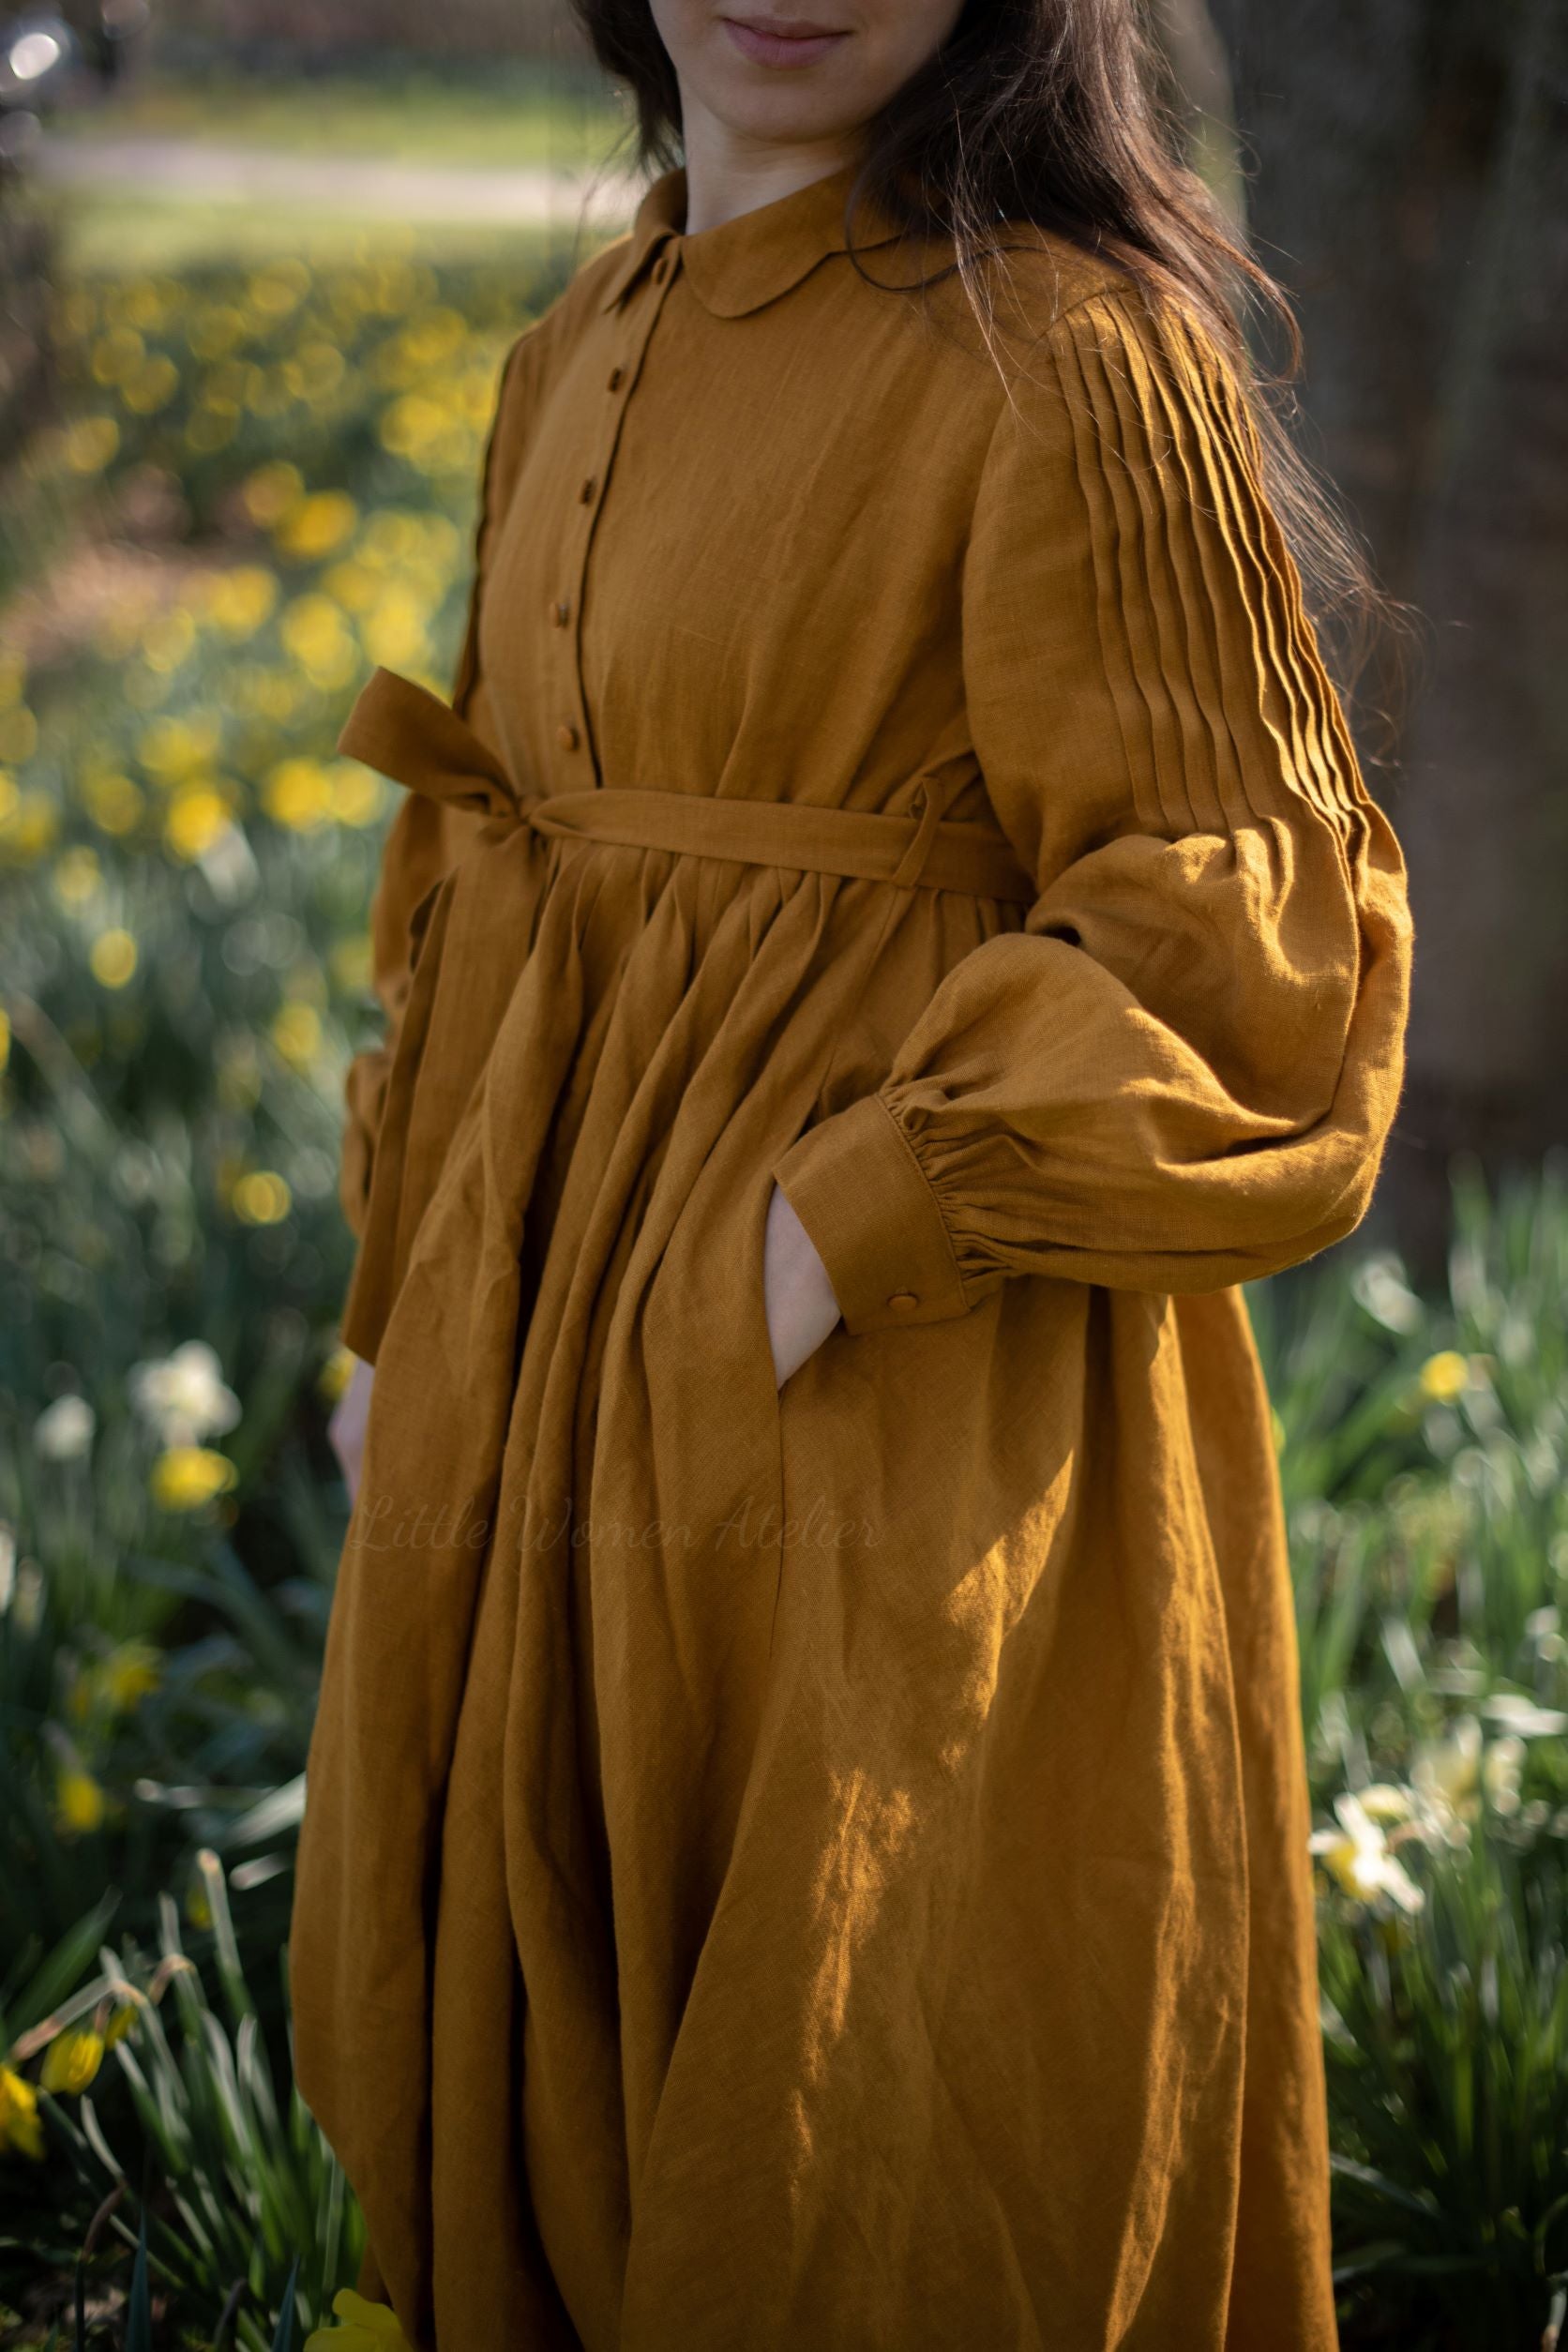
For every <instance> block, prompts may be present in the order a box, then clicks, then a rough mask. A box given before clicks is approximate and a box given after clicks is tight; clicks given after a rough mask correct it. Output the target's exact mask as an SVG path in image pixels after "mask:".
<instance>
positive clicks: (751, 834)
mask: <svg viewBox="0 0 1568 2352" xmlns="http://www.w3.org/2000/svg"><path fill="white" fill-rule="evenodd" d="M338 748H339V751H341V752H344V753H346V754H347V755H349V756H350V757H351V758H353V759H355V760H362V761H364V762H365V763H366V765H367V766H368V767H372V768H375V769H377V770H378V771H379V772H380V774H382V775H383V776H389V777H390V778H391V779H392V781H393V782H394V783H398V784H402V785H404V786H406V787H407V789H408V790H409V791H410V792H418V793H421V794H423V795H424V796H425V797H426V798H427V799H430V800H434V801H440V802H444V803H445V804H446V805H447V806H448V807H456V808H463V809H468V810H471V811H473V812H474V813H475V815H479V816H483V817H487V818H489V819H490V821H491V822H490V824H489V825H487V826H486V827H485V829H484V834H483V835H482V836H481V839H484V838H489V839H490V840H491V841H496V840H499V839H507V838H510V837H513V836H514V835H515V833H516V831H517V830H518V828H520V827H523V826H526V827H527V828H529V830H530V831H531V832H532V833H534V834H535V836H537V837H543V838H545V839H555V838H564V839H566V840H581V841H596V842H600V843H604V844H608V845H613V846H619V847H622V848H626V849H637V850H662V851H666V852H670V853H671V854H673V855H676V856H682V857H709V858H719V859H727V860H731V861H733V862H735V863H738V864H742V865H747V866H765V867H776V868H780V869H782V870H783V871H785V872H788V873H811V874H832V875H837V876H841V877H843V878H845V879H846V880H860V881H866V882H884V883H887V884H889V885H890V886H891V887H893V888H895V889H905V890H913V889H926V890H951V891H961V892H964V893H966V894H967V895H969V896H970V897H979V898H995V899H1003V900H1007V901H1010V902H1012V903H1014V904H1017V905H1022V906H1029V905H1031V904H1032V903H1033V900H1034V897H1035V896H1036V892H1035V890H1034V887H1033V883H1032V882H1030V881H1029V879H1028V877H1027V876H1026V875H1025V874H1024V873H1023V871H1022V869H1021V868H1020V867H1019V865H1018V860H1017V858H1016V856H1015V854H1014V852H1013V850H1012V848H1011V845H1010V844H1009V842H1008V840H1007V838H1006V836H1005V835H1004V834H1003V832H1002V831H1001V830H1000V828H999V827H997V826H995V825H991V824H954V823H949V822H946V821H945V820H944V819H943V815H942V811H943V808H944V807H945V806H946V805H947V803H948V802H949V801H950V800H951V798H952V796H953V793H954V792H955V791H956V790H957V788H958V787H959V786H961V785H962V784H963V783H964V782H965V781H967V778H966V777H965V776H964V775H963V773H962V771H961V769H958V770H957V771H956V772H954V773H953V774H951V775H950V776H946V777H943V776H938V775H937V774H935V773H933V774H932V775H930V776H919V777H917V778H916V779H915V792H916V800H915V807H916V810H917V812H918V813H917V814H915V815H913V816H898V817H895V816H879V815H877V814H875V813H874V812H869V811H867V810H862V809H850V808H820V807H811V806H809V805H808V804H807V803H804V802H800V801H763V800H756V801H753V800H719V799H716V798H714V797H713V796H712V795H711V794H707V793H698V792H641V791H623V790H619V789H611V788H608V787H607V788H599V787H596V788H594V789H592V790H590V791H586V792H556V793H549V794H535V795H534V796H532V797H529V796H527V795H525V794H523V793H520V792H519V791H518V789H517V787H516V786H515V785H514V783H513V782H512V780H511V778H510V777H509V776H508V775H507V774H506V771H505V766H504V764H503V763H502V761H501V760H500V759H499V758H498V757H497V755H496V754H495V753H494V752H493V751H491V750H490V746H488V745H487V744H485V743H484V742H482V741H481V740H480V738H479V736H478V735H477V734H475V731H474V730H473V728H471V727H470V726H468V725H467V723H466V722H465V721H464V720H463V719H461V718H460V717H459V716H458V714H457V712H456V711H454V710H453V709H452V707H451V705H450V704H449V703H446V702H444V701H441V699H440V697H439V696H437V695H434V694H431V693H430V692H428V691H427V689H426V688H425V687H424V686H415V684H414V682H413V680H412V679H409V678H403V677H400V676H399V675H398V674H397V672H396V671H390V670H377V671H375V673H374V675H373V676H372V677H371V678H370V680H369V684H368V685H367V686H365V688H364V690H363V692H362V693H361V694H360V696H359V699H358V701H356V702H355V704H354V709H353V711H352V712H351V713H350V715H349V718H348V722H347V724H346V725H345V727H344V729H343V731H342V733H341V735H340V736H339V739H338ZM472 856H473V852H470V857H471V858H472ZM489 864H490V861H489V859H488V858H487V859H486V860H485V865H486V867H487V868H488V867H489ZM455 881H456V876H455V875H453V874H451V873H448V874H447V875H445V876H444V877H443V878H442V879H441V880H440V881H438V882H435V883H432V885H431V886H430V889H429V890H428V891H427V892H426V894H425V896H424V897H423V898H422V899H421V900H420V902H419V904H418V906H417V907H415V910H414V912H413V915H412V917H411V921H410V936H409V948H410V966H411V977H410V986H409V991H408V995H407V998H406V1000H405V1002H404V1004H403V1008H402V1013H401V1017H400V1021H399V1024H398V1037H397V1045H396V1050H395V1053H394V1057H393V1063H392V1069H391V1072H390V1075H389V1077H388V1079H387V1083H386V1092H385V1097H384V1103H383V1106H382V1109H381V1115H380V1120H379V1123H378V1127H377V1133H376V1138H375V1143H374V1149H373V1152H372V1154H371V1164H370V1192H369V1202H368V1204H367V1208H366V1214H365V1224H364V1229H363V1232H362V1234H361V1236H360V1243H359V1249H358V1253H357V1256H356V1258H355V1261H354V1277H353V1281H352V1283H351V1285H350V1289H349V1295H348V1300H347V1302H346V1304H345V1307H344V1314H343V1326H342V1330H343V1339H344V1342H345V1344H346V1345H347V1346H348V1347H349V1348H350V1349H353V1351H354V1354H355V1355H359V1356H365V1357H368V1358H369V1359H370V1360H371V1361H373V1360H374V1358H375V1354H376V1351H377V1349H378V1348H379V1345H380V1341H381V1334H382V1332H383V1330H384V1328H385V1323H386V1318H387V1315H388V1314H389V1313H390V1311H391V1304H392V1301H393V1299H394V1297H395V1296H396V1295H397V1291H398V1289H399V1287H400V1283H401V1279H402V1274H403V1272H404V1270H405V1269H406V1267H407V1264H408V1259H409V1253H410V1251H411V1249H412V1247H413V1244H414V1237H415V1230H416V1229H417V1227H418V1224H419V1220H420V1217H421V1216H422V1214H423V1211H424V1208H425V1206H426V1204H427V1202H428V1200H429V1199H430V1192H431V1190H432V1188H433V1185H434V1183H435V1180H436V1177H437V1176H438V1175H439V1172H440V1164H441V1160H442V1158H443V1156H444V1154H445V1147H446V1144H447V1143H448V1142H449V1139H450V1135H451V1130H452V1122H453V1121H454V1120H455V1118H456V1116H457V1114H458V1112H459V1111H460V1108H461V1103H460V1097H461V1095H462V1093H463V1091H464V1087H465V1085H466V1083H467V1082H469V1080H470V1079H471V1078H472V1076H473V1072H472V1071H468V1070H466V1069H465V1068H463V1067H460V1066H457V1062H456V1061H454V1057H453V1056H452V1055H451V1054H448V1053H446V1052H445V1050H444V1053H443V1055H442V1056H440V1057H438V1058H437V1060H438V1063H440V1065H441V1066H432V1071H431V1073H430V1086H431V1087H432V1088H433V1090H434V1091H433V1093H432V1094H431V1097H430V1104H429V1106H428V1107H422V1108H421V1113H420V1117H419V1119H418V1121H417V1122H416V1121H415V1090H416V1086H417V1085H418V1082H419V1079H420V1071H421V1064H422V1063H423V1061H424V1056H425V1044H426V1039H427V1036H428V1035H429V1033H430V1018H431V1008H432V1005H433V1003H434V1000H435V994H436V986H437V977H438V974H439V972H440V970H441V967H442V964H443V961H444V959H445V955H446V953H447V952H448V950H449V949H450V950H452V951H455V952H456V953H457V955H458V957H459V958H460V962H462V969H463V973H464V975H465V985H464V986H463V987H462V988H461V989H460V991H459V993H460V996H461V998H462V1001H463V1003H464V1008H465V1014H464V1021H463V1024H462V1026H463V1030H464V1035H465V1037H466V1034H467V1031H468V1030H469V1029H470V1028H472V1029H473V1030H474V1031H475V1036H476V1037H477V1038H479V1039H480V1040H481V1041H482V1036H483V1033H484V1030H485V1014H484V1009H483V1007H484V1002H485V998H486V993H487V990H488V989H489V988H490V986H491V985H492V983H493V982H494V980H495V979H496V977H497V975H496V973H495V972H494V971H493V970H492V967H493V965H494V962H495V958H494V957H493V953H492V951H491V948H490V947H489V946H487V942H486V941H484V940H477V939H476V940H475V941H474V942H472V951H471V953H468V955H467V960H466V962H463V958H464V956H465V948H464V942H463V939H462V937H461V934H463V933H464V932H466V931H468V930H469V929H471V928H472V917H471V918H470V919H469V920H468V921H467V922H463V921H460V922H459V924H458V925H457V926H456V929H455V933H454V936H453V937H452V939H451V940H450V941H448V938H447V933H448V929H449V928H451V926H450V925H449V922H448V918H449V916H450V914H451V909H452V904H453V891H454V884H455ZM495 887H496V888H497V889H501V888H503V887H504V885H503V882H502V879H501V877H500V876H497V877H496V882H495ZM481 927H483V926H482V925H481ZM878 928H879V927H873V933H872V935H871V938H870V940H869V941H868V944H870V945H872V946H874V944H875V936H876V932H877V929H878ZM458 1060H460V1057H458ZM449 1062H451V1063H453V1066H451V1067H447V1066H445V1065H446V1063H449Z"/></svg>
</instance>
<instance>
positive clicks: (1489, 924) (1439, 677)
mask: <svg viewBox="0 0 1568 2352" xmlns="http://www.w3.org/2000/svg"><path fill="white" fill-rule="evenodd" d="M1213 14H1214V22H1215V24H1216V26H1217V27H1218V29H1219V31H1220V33H1221V36H1222V38H1223V39H1224V41H1225V44H1226V49H1227V53H1228V54H1229V59H1230V65H1231V74H1232V82H1233V86H1234V90H1235V102H1236V111H1237V117H1238V122H1239V125H1240V128H1241V131H1242V136H1243V140H1244V145H1245V146H1246V147H1247V148H1248V149H1249V150H1250V152H1251V154H1252V157H1253V158H1254V165H1253V177H1252V180H1251V185H1250V188H1249V210H1250V214H1251V225H1252V228H1253V231H1254V234H1255V235H1256V237H1257V238H1258V239H1259V245H1260V249H1261V253H1262V258H1263V260H1264V261H1265V263H1266V264H1268V265H1269V266H1270V267H1271V268H1273V269H1274V271H1275V273H1276V274H1277V275H1278V276H1280V277H1281V278H1282V279H1284V281H1285V283H1286V285H1287V287H1288V288H1289V291H1290V293H1291V294H1292V295H1293V297H1294V299H1295V301H1296V304H1297V308H1298V310H1299V312H1300V315H1301V319H1302V324H1303V327H1304V334H1305V338H1306V349H1307V373H1306V378H1305V382H1304V387H1303V390H1304V407H1305V412H1306V415H1307V418H1308V430H1309V434H1310V442H1309V454H1310V455H1312V456H1313V457H1314V458H1315V459H1316V460H1318V461H1319V463H1320V464H1321V465H1323V466H1324V467H1325V468H1326V470H1327V471H1328V473H1329V474H1330V475H1332V476H1333V477H1334V480H1335V481H1336V482H1337V483H1338V485H1339V487H1340V490H1341V491H1342V494H1343V495H1344V497H1345V499H1346V501H1347V503H1348V505H1349V507H1350V509H1351V512H1352V516H1353V518H1354V520H1357V521H1358V522H1359V524H1360V526H1361V528H1362V529H1363V530H1364V533H1365V534H1366V535H1367V536H1368V538H1369V539H1370V541H1371V544H1372V548H1373V550H1374V554H1375V557H1376V561H1377V565H1378V569H1379V571H1380V575H1381V577H1382V579H1383V580H1384V581H1385V582H1386V583H1387V585H1388V586H1389V587H1390V588H1392V589H1393V591H1394V592H1395V595H1396V596H1399V597H1401V598H1402V599H1405V600H1406V601H1408V602H1409V603H1410V604H1411V605H1413V606H1414V607H1416V608H1417V610H1418V611H1419V612H1420V614H1422V615H1423V616H1425V617H1424V620H1423V623H1422V625H1421V628H1420V642H1419V645H1418V647H1417V649H1416V652H1415V656H1414V659H1413V662H1412V665H1411V670H1410V678H1409V683H1408V690H1407V692H1406V694H1405V697H1404V701H1403V705H1402V707H1400V708H1398V709H1396V710H1395V712H1394V714H1393V725H1392V737H1391V741H1392V759H1391V761H1389V762H1388V763H1387V764H1385V763H1384V761H1383V760H1382V758H1381V756H1380V752H1379V750H1378V736H1377V731H1375V730H1373V729H1370V728H1368V727H1367V726H1365V725H1364V726H1363V730H1362V732H1363V742H1364V749H1365V750H1366V752H1367V756H1368V764H1369V780H1370V781H1371V782H1372V784H1373V787H1374V789H1375V790H1377V791H1379V792H1380V793H1381V794H1382V796H1383V797H1384V798H1385V799H1386V800H1387V801H1388V803H1389V805H1390V807H1391V812H1392V813H1393V814H1394V816H1395V822H1396V824H1397V825H1398V827H1399V829H1400V832H1401V834H1402V837H1403V838H1404V841H1405V845H1406V849H1407V852H1408V854H1409V857H1410V868H1411V884H1412V896H1413V901H1414V907H1415V919H1416V930H1417V962H1416V981H1415V1003H1414V1007H1413V1014H1412V1022H1411V1033H1410V1083H1409V1086H1408V1089H1407V1093H1406V1102H1405V1107H1404V1111H1403V1115H1402V1117H1401V1120H1400V1123H1399V1127H1398V1129H1397V1131H1396V1135H1395V1141H1394V1144H1393V1146H1392V1147H1391V1150H1390V1154H1389V1162H1388V1174H1387V1178H1386V1181H1385V1185H1384V1202H1385V1206H1386V1207H1387V1208H1388V1209H1390V1210H1392V1212H1393V1214H1394V1216H1395V1220H1396V1221H1397V1223H1398V1224H1399V1226H1400V1227H1401V1229H1402V1230H1403V1232H1404V1235H1405V1237H1406V1238H1407V1239H1408V1241H1409V1242H1410V1244H1411V1245H1412V1246H1414V1247H1415V1248H1417V1249H1418V1250H1422V1249H1423V1245H1424V1244H1430V1242H1431V1241H1432V1239H1433V1237H1434V1235H1435V1234H1436V1233H1438V1232H1439V1231H1440V1230H1441V1229H1442V1226H1443V1224H1444V1223H1445V1221H1446V1205H1447V1187H1448V1164H1449V1160H1450V1157H1451V1155H1452V1154H1453V1153H1455V1151H1457V1150H1461V1149H1463V1150H1467V1151H1471V1152H1474V1153H1478V1154H1479V1155H1480V1156H1481V1158H1482V1159H1483V1161H1484V1162H1485V1163H1487V1164H1489V1165H1491V1166H1492V1167H1493V1168H1496V1167H1497V1166H1498V1165H1499V1164H1500V1163H1502V1162H1505V1161H1516V1160H1520V1159H1529V1158H1533V1157H1536V1156H1538V1155H1539V1154H1540V1153H1542V1152H1543V1151H1544V1150H1545V1149H1546V1148H1547V1147H1548V1146H1550V1145H1551V1144H1552V1143H1554V1142H1558V1141H1560V1140H1561V1139H1562V1138H1563V1136H1564V1134H1565V1132H1568V1055H1565V1053H1564V1051H1563V1046H1562V1041H1561V1034H1560V1024H1561V1016H1562V1013H1563V1010H1564V1007H1565V1006H1568V923H1565V921H1564V914H1563V907H1564V898H1565V895H1568V888H1565V886H1568V659H1565V657H1564V656H1565V650H1568V649H1565V647H1564V643H1563V620H1564V616H1565V613H1568V397H1565V388H1564V387H1565V385H1568V142H1565V140H1564V137H1563V119H1562V117H1563V104H1564V93H1565V92H1568V11H1565V10H1564V9H1563V8H1561V7H1560V0H1380V4H1379V6H1378V7H1377V8H1365V7H1364V6H1362V5H1359V0H1311V5H1308V4H1307V0H1214V6H1213ZM1386 683H1387V682H1386V679H1385V680H1384V684H1385V686H1386Z"/></svg>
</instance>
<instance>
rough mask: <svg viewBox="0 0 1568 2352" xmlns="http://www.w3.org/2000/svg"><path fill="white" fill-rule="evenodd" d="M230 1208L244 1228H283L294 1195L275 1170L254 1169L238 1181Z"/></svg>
mask: <svg viewBox="0 0 1568 2352" xmlns="http://www.w3.org/2000/svg"><path fill="white" fill-rule="evenodd" d="M229 1205H230V1207H231V1208H232V1209H233V1211H234V1214H235V1216H236V1217H238V1219H239V1221H240V1223H241V1224H242V1225H281V1224H282V1222H283V1219H284V1218H285V1217H286V1216H287V1215H288V1214H289V1211H290V1210H291V1209H292V1208H293V1206H294V1195H293V1193H292V1192H291V1191H290V1190H289V1186H288V1184H287V1182H286V1180H285V1179H284V1178H283V1177H281V1176H279V1174H278V1172H277V1170H276V1169H275V1168H251V1169H250V1170H249V1172H248V1173H247V1174H246V1175H244V1176H240V1177H238V1178H236V1180H235V1182H234V1187H233V1189H232V1190H231V1192H230V1194H229Z"/></svg>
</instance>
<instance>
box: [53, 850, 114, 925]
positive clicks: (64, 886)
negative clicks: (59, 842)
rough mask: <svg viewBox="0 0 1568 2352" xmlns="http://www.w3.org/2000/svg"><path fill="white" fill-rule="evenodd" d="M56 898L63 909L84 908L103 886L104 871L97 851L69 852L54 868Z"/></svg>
mask: <svg viewBox="0 0 1568 2352" xmlns="http://www.w3.org/2000/svg"><path fill="white" fill-rule="evenodd" d="M53 881H54V896H55V897H56V898H58V899H59V901H60V904H61V905H62V906H63V907H68V908H71V909H72V910H74V909H76V908H77V907H84V906H85V905H86V903H87V901H88V899H89V898H92V897H97V895H98V891H99V889H100V888H101V887H102V884H103V869H102V867H100V866H99V864H98V852H97V851H96V850H90V849H87V848H85V847H84V846H82V847H78V848H76V849H74V850H68V851H67V852H66V853H65V855H64V856H63V857H62V858H61V859H60V860H59V862H58V864H57V865H56V867H55V868H54V876H53Z"/></svg>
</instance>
